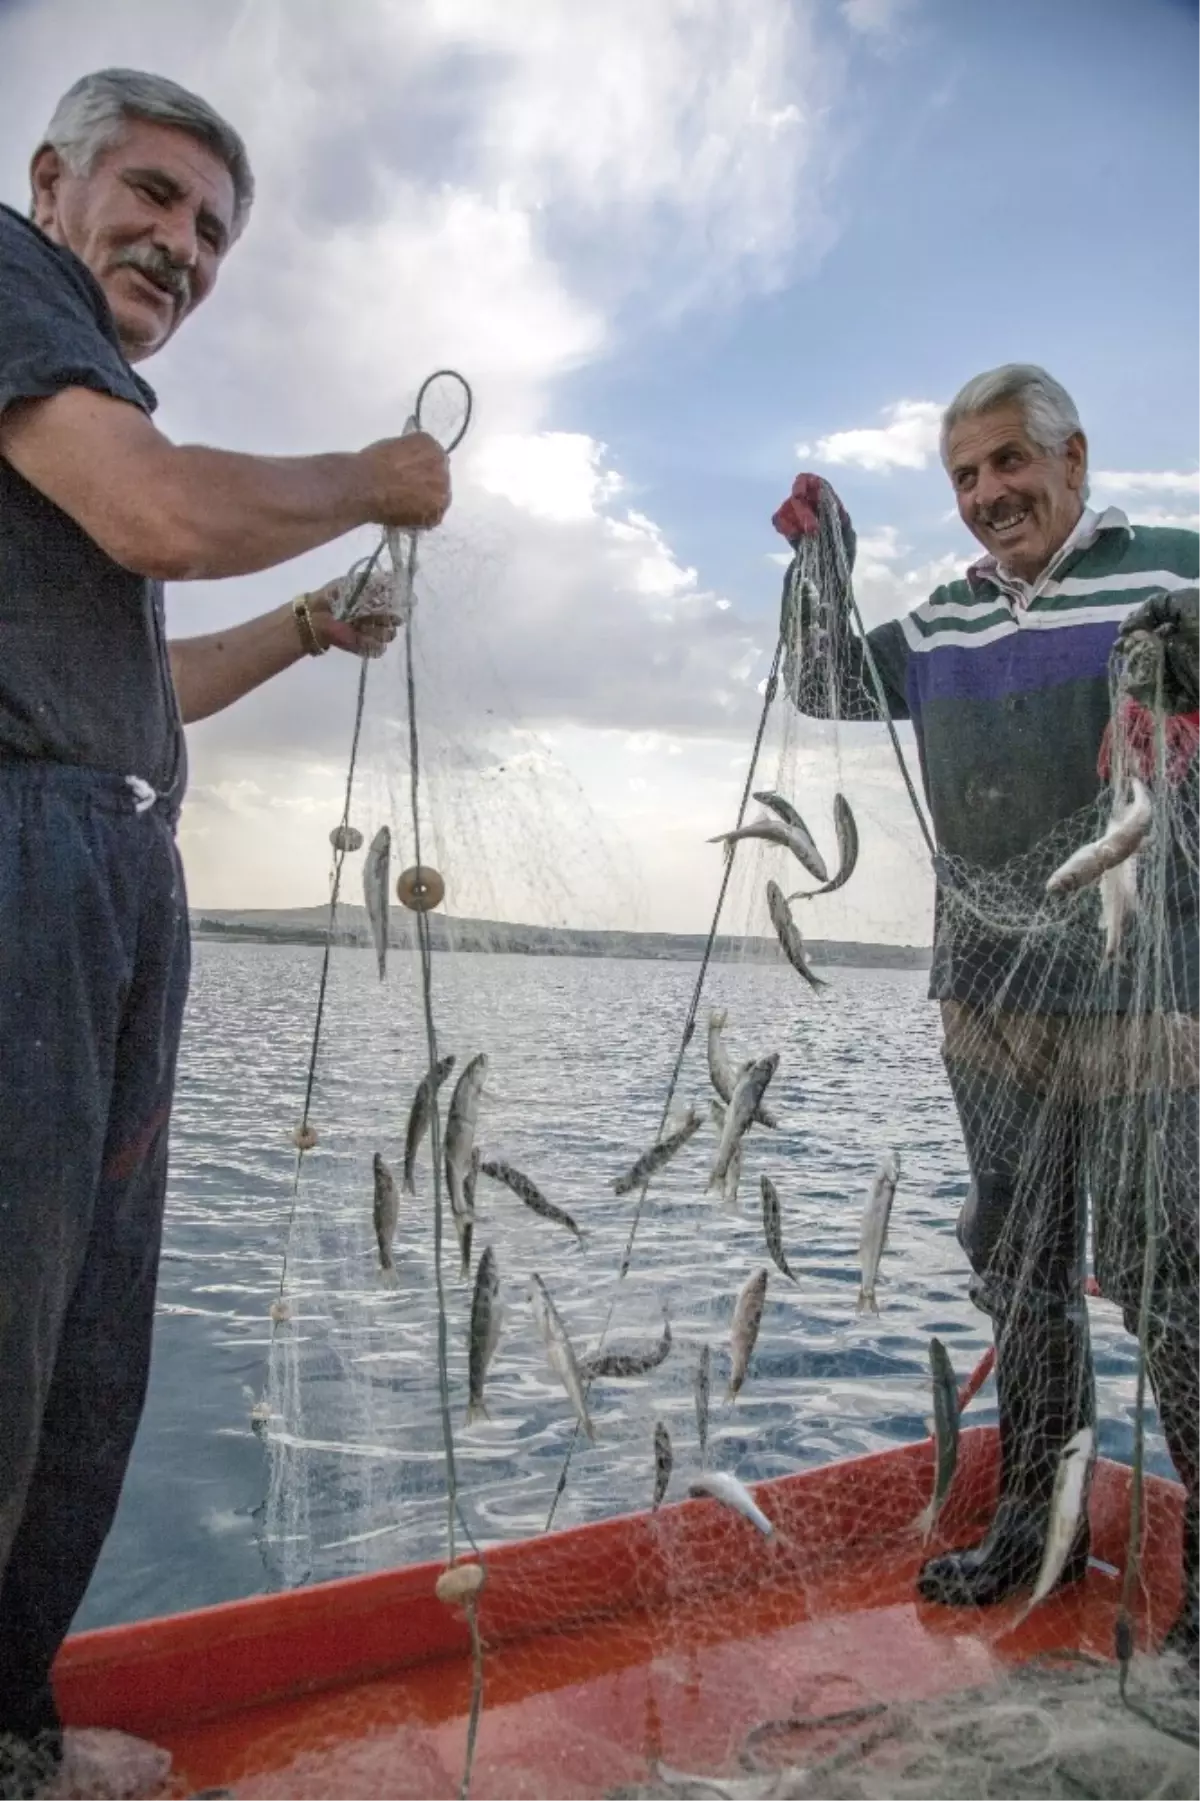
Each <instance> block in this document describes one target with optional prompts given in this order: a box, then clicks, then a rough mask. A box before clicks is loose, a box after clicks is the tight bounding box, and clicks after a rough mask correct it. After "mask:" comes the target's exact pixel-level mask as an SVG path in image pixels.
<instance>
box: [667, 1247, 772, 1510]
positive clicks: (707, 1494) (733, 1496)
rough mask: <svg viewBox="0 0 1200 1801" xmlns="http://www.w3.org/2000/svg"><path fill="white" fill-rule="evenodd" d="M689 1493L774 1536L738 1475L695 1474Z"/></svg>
mask: <svg viewBox="0 0 1200 1801" xmlns="http://www.w3.org/2000/svg"><path fill="white" fill-rule="evenodd" d="M765 1273H766V1272H765V1271H764V1276H765ZM688 1494H689V1495H692V1496H694V1497H695V1498H696V1499H698V1500H699V1499H704V1498H708V1499H709V1500H713V1501H720V1503H721V1505H722V1507H730V1508H732V1509H733V1511H734V1513H740V1514H741V1516H742V1518H743V1519H744V1520H749V1521H750V1524H751V1525H752V1526H757V1527H758V1530H759V1531H760V1532H761V1533H762V1535H763V1537H764V1538H774V1536H775V1528H774V1526H773V1525H772V1524H771V1522H770V1520H769V1519H768V1518H767V1516H766V1514H765V1513H764V1512H763V1510H762V1508H761V1507H759V1506H758V1505H757V1504H756V1502H755V1499H754V1496H753V1495H752V1494H751V1493H750V1490H749V1489H748V1488H747V1487H746V1486H745V1484H744V1483H742V1482H739V1481H738V1479H737V1477H736V1476H728V1475H725V1474H724V1473H723V1472H722V1471H720V1470H707V1471H705V1472H704V1473H703V1474H701V1475H699V1476H693V1477H692V1480H691V1481H690V1482H689V1483H688Z"/></svg>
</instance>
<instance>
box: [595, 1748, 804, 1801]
mask: <svg viewBox="0 0 1200 1801" xmlns="http://www.w3.org/2000/svg"><path fill="white" fill-rule="evenodd" d="M650 1775H651V1778H652V1780H653V1783H654V1786H653V1788H644V1789H615V1790H613V1793H614V1794H636V1795H660V1794H665V1795H668V1796H673V1795H678V1796H679V1797H680V1801H684V1798H685V1797H686V1801H773V1797H775V1796H777V1795H780V1794H785V1793H787V1792H788V1791H787V1789H786V1788H785V1787H784V1786H783V1784H784V1780H785V1778H791V1779H792V1780H794V1779H795V1778H794V1777H793V1775H792V1772H791V1771H789V1770H772V1771H771V1773H770V1774H769V1775H767V1776H735V1777H732V1778H729V1777H722V1778H721V1779H720V1781H718V1780H717V1778H716V1777H715V1776H697V1775H696V1774H695V1772H694V1771H692V1770H677V1769H676V1768H675V1767H674V1765H673V1764H669V1763H663V1762H662V1760H661V1759H660V1758H657V1757H656V1758H652V1759H651V1761H650Z"/></svg>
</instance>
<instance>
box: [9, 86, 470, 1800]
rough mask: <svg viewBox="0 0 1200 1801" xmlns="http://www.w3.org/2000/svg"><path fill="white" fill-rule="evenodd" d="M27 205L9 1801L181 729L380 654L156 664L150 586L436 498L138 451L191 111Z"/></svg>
mask: <svg viewBox="0 0 1200 1801" xmlns="http://www.w3.org/2000/svg"><path fill="white" fill-rule="evenodd" d="M31 179H32V188H33V204H32V213H31V217H30V218H23V217H21V216H20V215H19V214H18V213H16V212H15V211H12V210H10V209H9V208H7V207H3V208H0V1447H2V1449H0V1794H8V1793H26V1792H28V1791H27V1789H26V1787H25V1786H23V1785H24V1783H25V1781H26V1780H27V1774H25V1775H23V1774H21V1773H20V1771H19V1769H18V1764H19V1763H20V1759H21V1756H22V1755H23V1754H24V1749H25V1748H27V1747H29V1746H31V1745H32V1746H35V1747H36V1748H37V1749H38V1750H39V1751H40V1752H41V1753H42V1754H44V1757H45V1759H46V1760H48V1762H49V1763H50V1764H51V1765H56V1764H58V1763H59V1762H60V1761H61V1758H62V1753H63V1736H62V1733H61V1730H60V1724H59V1720H58V1716H57V1713H56V1710H55V1704H54V1697H53V1693H52V1690H51V1682H50V1670H51V1664H52V1662H53V1659H54V1656H55V1653H56V1652H57V1650H58V1647H59V1645H60V1643H61V1642H62V1639H63V1637H64V1636H65V1634H66V1632H67V1629H68V1627H69V1626H70V1623H71V1619H72V1617H73V1615H74V1613H75V1611H76V1609H77V1608H78V1606H79V1603H80V1601H81V1600H82V1599H83V1595H84V1591H85V1589H86V1588H87V1585H88V1582H89V1580H90V1577H91V1574H92V1570H93V1569H94V1567H95V1564H96V1560H97V1558H98V1556H99V1554H100V1549H101V1546H102V1545H103V1543H104V1540H105V1537H106V1535H107V1533H108V1530H109V1527H110V1525H111V1522H112V1518H113V1514H114V1512H115V1509H116V1505H117V1499H118V1496H119V1494H120V1490H121V1483H122V1480H123V1477H124V1473H125V1468H126V1465H127V1462H128V1459H129V1455H130V1451H131V1449H132V1445H133V1439H134V1433H135V1431H136V1428H137V1424H138V1419H139V1417H140V1414H141V1410H142V1404H143V1399H144V1394H145V1386H146V1377H147V1371H148V1365H149V1354H150V1336H151V1324H152V1318H153V1311H154V1287H155V1276H156V1269H157V1262H158V1254H159V1241H160V1235H161V1226H162V1210H163V1196H164V1189H165V1182H166V1159H167V1128H168V1121H169V1118H170V1112H171V1100H172V1090H173V1085H174V1078H175V1061H176V1050H177V1046H178V1041H179V1031H180V1022H181V1018H182V1013H183V1005H184V997H185V993H186V990H187V983H188V963H189V950H188V920H187V906H186V900H185V895H184V884H183V874H182V870H181V867H180V862H179V857H178V853H177V850H176V844H175V824H176V820H177V817H178V814H179V808H180V804H181V802H182V800H183V794H184V785H185V769H186V763H185V751H184V734H183V728H184V726H185V725H187V724H188V723H189V722H190V721H192V720H197V719H203V718H206V717H207V716H208V715H209V714H212V713H215V712H218V711H219V710H220V709H221V708H223V707H227V706H229V705H230V704H231V702H233V701H235V700H237V699H238V698H239V697H240V696H242V695H244V694H247V693H249V692H250V691H251V690H252V689H254V688H256V687H258V686H259V685H260V684H261V683H263V682H265V681H267V680H269V679H270V678H272V677H273V676H275V675H277V674H279V673H280V672H281V671H282V670H284V669H286V668H288V667H290V666H291V665H292V664H294V663H296V662H297V661H298V660H299V659H300V658H301V657H303V656H305V655H306V654H307V655H310V656H315V655H320V654H321V653H323V652H324V651H326V650H328V649H329V648H330V647H331V646H336V647H337V648H339V649H341V650H345V651H349V652H357V653H359V654H369V653H371V652H372V651H376V650H378V649H379V648H380V647H381V645H382V644H383V643H385V642H386V640H387V638H388V637H389V636H390V635H391V634H392V633H393V632H394V629H395V621H394V620H393V619H392V618H391V616H390V615H389V614H388V613H387V611H386V608H383V609H382V610H377V611H376V612H375V613H374V614H372V615H368V616H367V617H366V618H364V619H360V620H359V622H358V623H356V624H350V623H347V622H346V621H344V620H342V619H339V618H338V617H336V616H335V611H334V608H333V606H332V604H331V601H332V593H333V591H332V589H330V590H323V591H322V592H321V593H319V594H317V595H307V596H301V597H300V598H299V599H298V600H297V601H296V602H295V603H292V604H288V605H285V606H283V607H280V608H278V609H276V610H275V611H272V612H269V613H266V614H264V615H263V616H262V617H260V618H257V619H251V620H249V621H247V622H246V623H245V624H242V625H239V626H235V627H232V628H230V629H228V630H224V631H220V632H214V633H212V634H210V635H208V636H205V637H200V638H191V639H184V640H182V641H178V640H176V641H168V639H167V637H166V631H165V624H164V616H163V583H164V582H166V581H187V580H197V579H204V580H212V579H214V578H217V577H221V576H235V575H245V574H248V573H250V572H252V571H255V570H260V569H269V568H271V567H272V566H273V565H275V564H277V563H283V562H286V561H287V560H288V559H289V558H291V557H296V556H299V555H300V554H301V553H303V552H305V551H309V550H312V549H314V548H315V547H317V546H319V545H323V544H328V543H331V542H332V541H333V540H335V539H337V538H340V537H341V536H342V535H343V534H345V533H347V532H349V531H351V530H353V529H354V528H355V527H358V526H361V525H367V524H375V525H381V526H394V527H399V528H421V527H426V526H432V525H435V524H437V523H438V521H439V520H440V519H441V518H442V515H443V514H444V512H445V510H446V508H447V506H448V504H449V500H450V488H449V479H448V472H447V464H446V458H445V456H444V454H443V452H442V450H441V448H440V446H439V445H437V444H436V443H435V442H434V441H433V440H432V439H431V438H429V437H427V436H425V435H423V434H421V433H414V434H411V435H408V436H402V437H395V438H387V439H384V440H381V441H379V442H377V443H374V444H370V445H368V446H367V447H366V448H365V449H363V450H360V451H358V452H356V453H353V454H338V455H329V456H309V457H256V456H240V455H233V454H231V453H229V452H226V451H221V450H213V449H208V448H205V447H202V446H199V445H179V444H175V443H173V442H172V441H171V439H170V438H168V437H167V436H165V435H164V434H163V433H162V432H161V431H160V430H159V429H158V428H157V426H156V425H155V423H154V419H153V414H154V409H155V396H154V393H153V391H152V389H151V388H150V387H149V386H148V385H147V383H146V382H145V381H144V380H143V379H142V377H141V375H140V374H138V373H135V368H134V365H140V364H141V363H143V362H145V360H146V359H147V358H148V357H150V356H152V355H153V354H154V353H155V352H156V351H158V350H160V349H161V348H162V347H163V345H164V344H166V343H167V342H168V340H169V339H170V338H171V337H172V336H173V335H174V333H175V332H176V331H177V330H178V329H179V327H180V325H182V323H183V322H184V320H185V319H186V318H188V317H189V315H190V314H191V313H192V312H194V311H195V309H196V308H197V307H198V306H200V305H201V303H202V302H203V301H205V300H206V299H207V298H208V296H209V295H210V294H211V292H212V290H213V287H214V286H215V284H216V281H217V277H218V275H219V273H220V270H221V267H222V265H223V263H224V260H225V258H226V256H227V255H228V254H229V252H230V251H231V250H232V248H233V246H234V245H235V244H236V243H237V241H238V238H239V237H240V235H241V233H242V232H243V230H244V229H245V228H246V225H247V222H248V219H249V215H250V208H251V202H252V198H253V183H252V179H251V173H250V166H249V163H248V160H247V156H246V151H245V147H244V145H243V143H242V140H241V138H240V137H239V136H238V134H237V133H236V132H235V131H234V130H233V128H232V127H231V126H230V125H228V124H227V123H226V122H225V120H223V119H222V118H221V117H220V116H219V115H218V114H217V113H215V112H214V111H213V109H212V108H211V107H210V106H209V105H208V104H207V103H206V102H205V101H203V100H202V99H200V98H198V97H197V96H196V95H194V94H190V93H188V92H187V91H186V90H185V89H183V88H180V87H178V86H177V85H176V84H174V83H173V82H170V81H166V80H164V79H162V78H160V77H158V76H154V75H146V74H140V73H138V72H136V71H131V70H122V69H109V70H104V71H101V72H99V73H97V74H94V75H90V76H86V77H85V78H84V79H83V80H81V81H79V82H77V83H76V84H75V85H74V87H72V88H71V89H70V91H69V92H68V93H67V94H66V95H65V96H64V98H63V99H62V101H61V102H60V103H59V105H58V108H57V109H56V111H55V113H54V117H53V118H52V119H51V121H50V124H49V126H48V127H47V130H46V133H45V138H44V141H43V142H42V143H41V145H40V146H39V147H38V149H37V151H36V153H35V155H34V157H33V161H32V166H31ZM5 1747H7V1749H6V1748H5ZM69 1748H70V1747H69V1746H68V1749H69ZM93 1749H94V1747H93ZM57 1780H60V1781H62V1782H65V1783H67V1784H68V1785H69V1784H70V1783H71V1782H72V1781H75V1782H76V1783H80V1782H81V1783H83V1785H84V1792H86V1793H88V1794H97V1793H100V1792H102V1791H103V1787H104V1780H105V1779H104V1775H103V1771H102V1770H96V1769H93V1770H92V1771H91V1773H90V1774H86V1775H79V1774H78V1773H77V1774H76V1775H75V1776H72V1775H71V1774H70V1772H69V1770H68V1771H67V1772H66V1773H65V1774H64V1773H63V1772H62V1771H60V1772H59V1777H58V1778H57ZM119 1780H120V1781H121V1783H123V1784H124V1783H126V1781H127V1776H123V1777H121V1778H120V1779H119Z"/></svg>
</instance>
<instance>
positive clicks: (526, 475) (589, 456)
mask: <svg viewBox="0 0 1200 1801" xmlns="http://www.w3.org/2000/svg"><path fill="white" fill-rule="evenodd" d="M606 448H607V447H606V446H605V445H603V444H598V443H597V442H596V440H595V439H594V438H589V437H588V436H587V435H586V434H585V433H583V432H562V431H558V432H537V433H524V434H520V433H512V432H510V433H501V434H497V435H495V436H493V437H491V438H488V439H486V440H485V441H484V442H483V444H482V445H481V446H480V447H479V449H478V450H477V452H476V454H475V456H474V458H473V467H474V474H475V477H476V480H477V481H478V482H479V484H480V486H481V487H482V488H484V489H485V490H486V492H487V493H489V494H498V495H500V496H501V497H502V498H503V499H505V500H510V501H511V502H512V503H513V505H514V506H517V507H521V508H523V510H524V511H525V512H527V513H529V514H530V515H531V516H532V517H533V518H535V519H559V520H569V519H591V518H594V517H595V515H596V513H597V511H598V510H599V509H600V508H601V507H602V506H603V505H604V504H605V503H606V502H607V501H609V500H611V499H612V498H613V497H614V496H615V495H616V494H618V493H619V492H620V490H621V487H622V485H623V484H622V482H621V478H620V476H618V475H617V474H616V473H615V472H614V471H613V470H611V469H604V468H603V467H602V462H603V458H604V455H605V451H606Z"/></svg>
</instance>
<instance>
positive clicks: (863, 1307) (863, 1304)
mask: <svg viewBox="0 0 1200 1801" xmlns="http://www.w3.org/2000/svg"><path fill="white" fill-rule="evenodd" d="M854 1311H855V1312H856V1313H874V1314H878V1312H879V1308H878V1307H877V1306H876V1305H875V1290H874V1289H873V1288H860V1289H859V1291H858V1304H857V1306H856V1307H855V1309H854Z"/></svg>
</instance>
